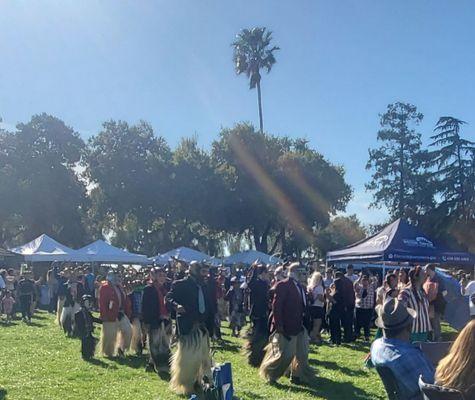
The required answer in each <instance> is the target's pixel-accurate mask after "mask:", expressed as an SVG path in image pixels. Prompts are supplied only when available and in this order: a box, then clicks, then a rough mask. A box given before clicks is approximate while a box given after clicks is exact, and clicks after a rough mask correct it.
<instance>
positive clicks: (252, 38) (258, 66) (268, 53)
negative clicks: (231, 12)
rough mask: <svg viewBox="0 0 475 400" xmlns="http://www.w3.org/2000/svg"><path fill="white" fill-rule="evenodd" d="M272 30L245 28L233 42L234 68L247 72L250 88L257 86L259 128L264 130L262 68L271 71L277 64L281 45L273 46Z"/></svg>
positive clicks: (239, 72)
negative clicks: (277, 52) (276, 55)
mask: <svg viewBox="0 0 475 400" xmlns="http://www.w3.org/2000/svg"><path fill="white" fill-rule="evenodd" d="M271 41H272V32H271V31H269V30H267V29H266V28H252V29H243V30H241V32H239V33H238V35H237V36H236V40H235V41H234V42H233V43H232V46H233V47H234V56H233V62H234V69H235V70H236V73H237V74H238V75H239V74H246V75H247V77H248V78H249V88H250V89H255V88H256V87H257V103H258V106H259V128H260V132H261V133H263V132H264V122H263V117H262V99H261V70H263V69H265V70H266V71H267V73H269V72H270V70H271V69H272V66H273V65H274V64H275V62H276V60H275V56H274V52H275V51H277V50H279V47H277V46H272V47H271Z"/></svg>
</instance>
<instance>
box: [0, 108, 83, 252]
mask: <svg viewBox="0 0 475 400" xmlns="http://www.w3.org/2000/svg"><path fill="white" fill-rule="evenodd" d="M83 149H84V142H83V141H82V139H81V138H80V136H79V134H78V133H77V132H75V131H74V130H73V129H72V128H70V127H68V126H66V124H65V123H64V122H63V121H61V120H60V119H58V118H55V117H53V116H51V115H47V114H40V115H35V116H33V117H32V118H31V120H30V121H29V122H28V123H20V124H18V125H17V127H16V131H15V132H12V133H10V132H5V131H3V132H0V187H1V188H2V189H0V191H2V192H3V193H0V210H3V211H6V212H7V215H4V218H0V225H1V226H2V228H1V232H2V241H3V242H6V243H7V244H15V243H16V244H20V243H22V242H24V241H26V240H31V239H33V238H34V237H36V236H38V235H40V234H42V233H46V234H49V235H53V236H56V237H61V240H62V241H63V242H64V243H65V244H68V245H71V246H74V245H82V244H84V241H85V240H86V235H85V231H84V228H83V221H82V218H83V215H84V213H85V209H86V208H87V203H86V188H85V186H84V183H83V182H81V181H80V180H79V178H78V174H77V169H76V167H77V165H78V163H79V161H80V160H81V154H82V151H83Z"/></svg>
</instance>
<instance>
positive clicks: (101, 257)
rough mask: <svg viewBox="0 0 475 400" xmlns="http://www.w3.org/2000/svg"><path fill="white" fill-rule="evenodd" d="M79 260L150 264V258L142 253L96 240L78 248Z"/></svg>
mask: <svg viewBox="0 0 475 400" xmlns="http://www.w3.org/2000/svg"><path fill="white" fill-rule="evenodd" d="M76 257H77V258H80V260H78V261H82V262H103V263H114V264H148V263H149V259H148V258H147V256H144V255H142V254H135V253H130V252H128V251H127V250H123V249H119V248H118V247H114V246H112V245H111V244H109V243H107V242H105V241H103V240H96V241H95V242H93V243H91V244H88V245H87V246H84V247H82V248H80V249H79V250H76Z"/></svg>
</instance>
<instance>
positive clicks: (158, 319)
mask: <svg viewBox="0 0 475 400" xmlns="http://www.w3.org/2000/svg"><path fill="white" fill-rule="evenodd" d="M166 282H167V272H166V271H165V269H163V268H153V269H152V270H151V271H150V283H149V284H148V285H147V286H146V287H145V289H144V290H143V302H142V316H143V322H144V324H145V327H146V331H147V339H148V348H149V351H150V359H149V362H148V366H147V369H149V368H150V366H152V367H153V368H154V369H155V371H156V372H157V373H160V372H168V368H169V361H170V356H171V351H170V342H171V336H172V324H171V320H170V315H169V312H168V309H167V306H166V303H165V296H166V294H167V288H166Z"/></svg>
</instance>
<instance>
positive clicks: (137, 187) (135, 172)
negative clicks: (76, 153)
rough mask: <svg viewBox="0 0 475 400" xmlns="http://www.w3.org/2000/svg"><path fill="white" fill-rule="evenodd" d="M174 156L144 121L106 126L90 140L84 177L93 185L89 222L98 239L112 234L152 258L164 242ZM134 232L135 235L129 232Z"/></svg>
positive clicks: (123, 243) (108, 123) (120, 122)
mask: <svg viewBox="0 0 475 400" xmlns="http://www.w3.org/2000/svg"><path fill="white" fill-rule="evenodd" d="M171 158H172V153H171V150H170V148H169V147H168V145H167V143H166V142H165V140H164V139H163V138H161V137H159V136H155V134H154V132H153V129H152V127H151V126H150V125H149V124H147V123H146V122H140V123H139V124H136V125H132V126H129V124H127V123H126V122H123V121H108V122H105V123H104V124H103V128H102V131H101V132H99V134H98V135H96V136H94V137H92V138H91V139H90V141H89V146H88V153H87V159H86V170H85V176H86V178H87V180H88V181H89V182H90V183H91V185H95V187H94V189H93V192H92V198H93V199H94V200H96V201H97V202H98V204H95V205H94V207H93V209H92V211H94V212H97V213H98V214H97V215H95V216H94V217H93V218H94V219H96V220H101V221H102V226H101V227H100V229H99V232H98V233H99V234H102V233H105V232H107V231H110V232H112V233H114V234H115V235H116V237H115V239H114V240H115V243H116V244H119V245H121V246H124V247H127V248H129V249H131V250H132V249H133V250H136V251H142V252H145V253H147V254H153V253H154V252H155V251H156V249H157V246H158V244H159V243H160V240H161V239H163V237H162V227H163V224H164V220H166V219H167V217H168V215H169V212H170V208H171V201H170V196H169V193H168V191H169V188H170V185H169V184H170V178H171ZM131 230H134V231H135V232H134V234H131V233H130V231H131Z"/></svg>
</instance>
